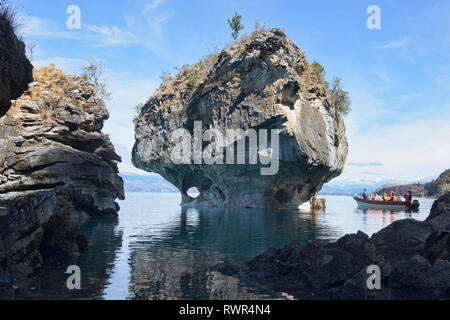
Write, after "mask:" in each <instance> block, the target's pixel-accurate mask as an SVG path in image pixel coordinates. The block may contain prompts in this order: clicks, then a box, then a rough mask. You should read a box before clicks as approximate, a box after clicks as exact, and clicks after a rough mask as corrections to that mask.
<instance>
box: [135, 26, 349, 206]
mask: <svg viewBox="0 0 450 320" xmlns="http://www.w3.org/2000/svg"><path fill="white" fill-rule="evenodd" d="M197 73H198V75H199V76H201V80H202V81H203V83H201V84H199V86H198V87H196V86H195V85H194V86H193V85H192V81H191V80H192V75H193V74H194V75H195V74H197ZM196 121H201V122H202V126H203V131H204V130H206V129H210V128H214V129H218V130H220V132H224V131H225V130H226V129H243V130H247V129H256V130H258V129H279V130H280V131H281V132H280V136H279V138H280V150H279V152H280V154H279V159H280V168H279V171H278V173H277V174H275V175H269V176H263V175H261V168H262V167H266V165H262V164H257V165H252V164H249V163H250V162H249V157H250V156H249V154H250V151H249V150H248V149H247V151H246V155H245V156H246V165H221V164H215V165H206V164H203V165H195V164H183V165H176V164H175V163H173V162H172V161H171V154H172V151H173V150H174V149H175V148H176V146H175V143H174V141H171V138H172V137H171V135H172V133H173V132H174V131H175V130H177V129H180V128H182V129H186V130H187V131H188V132H189V133H190V134H192V135H193V134H194V131H195V129H194V127H195V125H194V122H196ZM200 133H202V132H200ZM269 136H270V134H269ZM242 139H245V138H242V137H237V138H234V139H230V141H227V143H226V146H228V147H229V146H233V145H236V142H237V141H239V140H241V141H242ZM260 142H261V141H260ZM204 144H205V145H204V147H205V148H204V149H205V150H207V149H206V148H207V143H206V142H205V143H204ZM211 145H212V143H210V144H209V146H210V147H211ZM269 145H270V144H269ZM236 148H237V147H236V146H235V150H234V156H236ZM192 150H194V148H193V149H192ZM216 151H217V154H216V155H220V154H221V153H222V152H223V151H224V150H223V149H222V150H220V149H219V150H216ZM259 151H263V150H262V149H260V150H259ZM194 153H195V151H194ZM346 156H347V140H346V138H345V127H344V121H343V119H342V117H341V116H339V115H338V114H337V112H336V109H335V107H334V106H333V105H332V104H331V103H330V98H329V96H328V94H327V91H326V89H325V86H324V85H323V82H322V80H321V79H320V77H319V76H318V74H317V73H316V72H315V71H314V70H313V68H312V67H311V66H310V65H309V64H308V62H307V61H306V58H305V56H304V55H303V53H302V51H301V50H300V48H298V47H297V46H296V45H295V44H294V43H292V41H291V40H290V39H289V38H287V37H286V35H285V34H284V33H283V32H282V31H280V30H278V29H273V30H271V31H268V32H265V33H262V34H259V35H257V36H255V37H252V38H250V39H248V40H245V41H241V42H238V43H235V44H233V45H231V46H230V47H229V48H226V49H225V50H223V51H222V53H221V54H220V55H219V56H217V57H216V56H210V57H208V58H206V59H205V60H203V61H202V62H200V63H199V64H197V65H195V66H192V67H189V68H185V70H183V71H182V72H181V73H180V74H179V75H178V76H177V77H176V78H170V79H168V80H167V81H166V82H165V83H164V84H162V86H161V88H160V89H159V90H158V91H157V92H156V94H155V95H154V96H153V97H152V98H150V100H149V101H148V102H147V104H146V105H145V106H144V107H143V109H142V112H141V114H140V115H139V116H138V118H137V119H136V144H135V147H134V149H133V163H134V164H135V165H136V166H137V167H138V168H141V169H144V170H147V171H151V172H156V173H159V174H161V175H162V176H163V177H164V178H165V179H167V180H168V181H169V182H171V183H172V184H173V185H175V186H176V187H177V188H178V189H179V190H180V191H181V193H182V195H183V203H184V204H197V205H206V206H210V207H234V208H244V207H252V208H298V207H299V206H300V205H301V204H303V203H305V202H307V201H308V200H309V199H310V197H311V196H313V195H314V194H315V193H316V192H317V191H318V190H320V188H321V187H322V185H323V184H324V183H325V182H327V181H329V180H330V179H332V178H334V177H336V176H338V175H339V174H340V173H341V171H342V169H343V166H344V163H345V160H346ZM234 162H235V163H236V159H235V161H234ZM192 163H194V162H193V161H192ZM191 187H196V188H197V189H198V190H199V191H200V196H199V197H198V198H197V199H196V200H193V199H192V198H191V197H189V196H188V195H187V191H188V190H189V189H190V188H191Z"/></svg>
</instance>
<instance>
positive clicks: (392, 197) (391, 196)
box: [389, 190, 397, 201]
mask: <svg viewBox="0 0 450 320" xmlns="http://www.w3.org/2000/svg"><path fill="white" fill-rule="evenodd" d="M389 200H390V201H397V196H396V195H395V192H394V190H391V192H390V193H389Z"/></svg>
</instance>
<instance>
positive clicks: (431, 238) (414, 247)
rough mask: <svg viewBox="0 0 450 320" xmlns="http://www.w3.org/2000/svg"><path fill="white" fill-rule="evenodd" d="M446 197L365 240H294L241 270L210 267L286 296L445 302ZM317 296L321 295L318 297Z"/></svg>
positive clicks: (448, 282)
mask: <svg viewBox="0 0 450 320" xmlns="http://www.w3.org/2000/svg"><path fill="white" fill-rule="evenodd" d="M449 251H450V193H446V194H445V195H443V196H442V197H441V198H439V199H438V200H437V201H436V202H435V203H434V205H433V208H432V209H431V213H430V216H429V218H428V219H427V220H426V221H424V222H420V221H416V220H413V219H405V220H399V221H396V222H394V223H392V224H391V225H389V226H388V227H386V228H384V229H382V230H381V231H379V232H378V233H376V234H374V235H373V236H372V237H371V238H369V237H368V236H367V235H366V234H364V233H363V232H360V231H359V232H358V233H357V234H351V235H346V236H344V237H342V238H341V239H339V240H337V241H336V242H326V241H317V240H316V241H312V242H309V243H307V244H301V243H299V242H294V243H292V244H290V245H285V246H284V247H283V248H281V249H275V248H270V249H268V250H267V251H266V252H264V253H262V254H261V255H259V256H257V257H256V258H254V259H253V260H251V261H249V262H247V263H246V264H244V265H242V266H230V265H227V266H226V267H225V266H223V265H218V266H216V267H213V268H211V270H216V271H219V272H223V273H225V274H227V275H232V274H240V275H247V276H251V277H255V278H257V279H259V280H260V281H262V282H263V283H265V284H268V285H272V286H273V287H276V288H277V290H284V291H287V292H288V293H290V294H295V293H296V292H304V291H305V290H311V291H312V290H316V291H315V292H318V293H320V297H321V298H335V299H349V298H350V299H354V298H358V299H404V298H406V299H449V298H450V255H449ZM373 265H375V266H378V267H379V268H380V270H381V280H382V281H381V289H379V290H370V289H369V288H368V286H367V280H368V278H369V276H370V274H368V273H367V268H368V267H369V266H373ZM318 297H319V295H318Z"/></svg>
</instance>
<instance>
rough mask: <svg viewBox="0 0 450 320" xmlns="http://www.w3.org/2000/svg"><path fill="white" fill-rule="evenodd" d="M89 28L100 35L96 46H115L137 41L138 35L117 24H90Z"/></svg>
mask: <svg viewBox="0 0 450 320" xmlns="http://www.w3.org/2000/svg"><path fill="white" fill-rule="evenodd" d="M87 28H88V30H90V31H92V32H94V33H96V34H98V35H99V37H98V38H97V44H96V46H99V47H114V46H121V45H129V44H131V43H135V42H136V41H137V38H136V36H135V35H134V34H133V33H132V32H128V31H122V30H121V29H120V28H119V27H117V26H112V27H109V26H95V25H88V26H87Z"/></svg>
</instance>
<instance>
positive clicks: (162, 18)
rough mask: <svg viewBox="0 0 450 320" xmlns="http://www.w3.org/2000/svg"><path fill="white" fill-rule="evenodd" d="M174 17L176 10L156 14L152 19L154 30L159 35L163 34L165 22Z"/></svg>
mask: <svg viewBox="0 0 450 320" xmlns="http://www.w3.org/2000/svg"><path fill="white" fill-rule="evenodd" d="M174 17H175V13H174V12H169V13H165V14H160V15H158V16H156V17H155V18H154V19H153V21H152V28H153V31H154V32H155V33H156V34H157V35H162V34H163V24H164V23H165V22H167V21H168V20H170V19H172V18H174Z"/></svg>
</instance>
